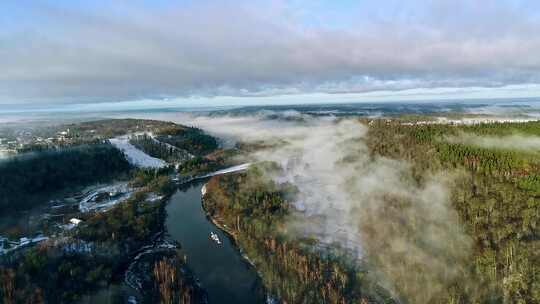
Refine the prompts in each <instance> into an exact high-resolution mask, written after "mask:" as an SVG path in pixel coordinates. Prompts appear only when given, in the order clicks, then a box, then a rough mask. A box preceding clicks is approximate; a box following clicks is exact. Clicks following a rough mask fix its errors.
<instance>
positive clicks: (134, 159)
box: [109, 136, 167, 168]
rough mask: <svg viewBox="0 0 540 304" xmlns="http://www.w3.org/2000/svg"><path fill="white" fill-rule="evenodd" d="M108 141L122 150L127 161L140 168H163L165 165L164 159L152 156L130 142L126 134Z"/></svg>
mask: <svg viewBox="0 0 540 304" xmlns="http://www.w3.org/2000/svg"><path fill="white" fill-rule="evenodd" d="M109 141H110V142H111V144H112V145H113V146H115V147H116V148H117V149H119V150H120V151H122V152H124V154H126V156H127V159H128V161H129V162H130V163H131V164H133V165H134V166H137V167H142V168H163V167H166V166H167V163H166V162H165V161H164V160H162V159H159V158H155V157H152V156H150V155H148V154H146V153H144V152H143V151H141V150H139V149H137V148H136V147H135V146H133V145H132V144H130V143H129V138H128V137H127V136H120V137H115V138H111V139H109Z"/></svg>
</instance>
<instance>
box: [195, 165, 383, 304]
mask: <svg viewBox="0 0 540 304" xmlns="http://www.w3.org/2000/svg"><path fill="white" fill-rule="evenodd" d="M271 167H273V166H271ZM263 172H264V171H263V170H261V169H260V168H258V167H253V168H251V169H249V170H248V172H247V173H242V174H238V175H229V176H227V175H225V176H216V177H213V178H212V179H211V180H210V181H209V182H208V184H207V186H206V187H207V193H208V194H207V195H206V196H205V197H204V200H203V204H204V207H205V209H206V210H207V211H208V213H209V215H210V216H211V217H212V218H213V219H214V220H215V221H216V222H217V223H219V224H220V225H221V226H222V227H226V228H224V229H225V230H226V231H228V232H229V233H230V234H231V235H232V236H233V238H234V239H235V240H236V242H237V243H238V245H239V247H240V248H241V249H242V250H243V251H244V252H245V253H246V255H247V256H248V257H249V259H250V260H251V261H253V263H254V264H255V267H256V268H257V270H258V271H259V273H260V275H261V277H262V281H263V284H264V286H265V288H267V289H268V290H269V292H270V294H272V295H275V296H277V297H278V298H279V299H280V300H282V301H284V302H285V303H372V302H375V303H392V299H391V297H390V295H389V294H388V293H387V292H386V291H384V290H383V289H382V288H381V287H380V286H378V285H377V284H375V283H374V282H373V281H370V280H369V279H368V278H367V276H366V275H365V274H366V273H365V271H363V270H362V269H361V268H359V266H358V265H356V264H355V263H354V262H353V261H352V260H351V259H350V258H349V257H348V256H347V255H346V253H344V252H341V251H340V250H328V251H325V250H315V248H316V243H317V241H316V240H315V239H311V238H308V239H301V240H299V239H297V238H294V237H291V236H290V235H288V234H287V233H285V231H284V230H283V228H284V224H285V219H286V217H287V216H288V214H289V213H290V212H291V207H290V205H289V203H288V199H290V198H291V196H293V195H294V193H295V189H294V187H293V186H291V185H277V184H275V183H274V182H273V181H272V180H270V179H269V178H268V177H267V176H266V175H265V174H264V173H263Z"/></svg>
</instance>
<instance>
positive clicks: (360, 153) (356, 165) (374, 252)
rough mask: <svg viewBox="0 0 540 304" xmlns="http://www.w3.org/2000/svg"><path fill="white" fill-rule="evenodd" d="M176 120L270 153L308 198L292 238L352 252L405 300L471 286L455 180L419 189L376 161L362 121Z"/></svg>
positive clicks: (299, 204) (431, 181)
mask: <svg viewBox="0 0 540 304" xmlns="http://www.w3.org/2000/svg"><path fill="white" fill-rule="evenodd" d="M167 115H168V116H167V117H166V119H168V120H174V121H176V122H178V123H183V124H189V125H195V126H198V127H201V128H203V129H205V130H207V131H208V132H210V133H212V134H214V135H218V136H221V137H222V138H225V139H226V140H227V141H226V142H227V143H228V144H232V143H233V142H234V141H243V142H248V143H249V142H261V141H263V142H266V143H268V144H270V145H268V147H269V148H265V149H263V150H257V151H256V152H254V153H253V154H252V155H250V157H251V158H252V159H251V160H253V159H254V160H255V161H274V162H277V163H279V164H280V165H281V167H282V168H283V169H284V170H283V173H280V174H277V175H273V176H272V178H273V179H274V180H275V181H276V182H278V183H283V182H289V183H292V184H294V185H295V186H296V187H297V188H298V190H299V193H298V195H297V196H296V198H295V199H294V201H293V202H292V203H293V206H294V207H295V209H296V212H294V214H293V216H291V217H290V219H289V222H288V225H287V232H288V233H289V234H290V235H292V236H298V237H315V238H317V239H318V240H319V241H320V243H321V247H323V248H324V247H326V246H337V247H340V248H344V249H346V250H347V251H348V252H349V253H351V254H353V255H354V256H355V257H356V258H357V260H358V262H359V263H364V264H366V263H367V264H368V265H371V266H373V269H374V270H373V271H372V272H371V273H372V276H374V277H375V278H376V279H377V281H378V282H380V284H382V285H383V286H384V287H385V288H387V289H388V290H391V291H392V292H393V293H394V295H395V296H396V297H397V298H400V299H402V300H406V301H408V302H410V303H425V302H428V301H430V300H433V299H434V298H435V297H440V296H442V295H444V294H445V293H446V292H447V290H448V286H449V285H450V284H452V283H453V282H455V281H458V280H459V281H462V282H465V281H466V280H468V276H467V270H466V268H465V265H466V261H467V259H468V257H469V254H470V252H471V250H470V246H471V240H470V239H469V238H468V237H467V235H466V234H465V233H464V231H463V229H462V226H461V224H460V222H459V219H458V215H457V213H456V211H455V210H454V209H453V208H452V207H451V205H450V187H451V184H452V183H453V180H454V177H453V176H450V175H448V176H432V177H431V178H428V179H427V180H428V181H427V182H426V183H425V184H423V185H418V184H417V183H416V182H414V180H413V178H412V176H411V170H410V165H409V164H408V163H407V162H404V161H401V160H394V159H388V158H384V157H376V156H371V155H370V153H369V150H368V147H367V145H366V138H367V136H368V127H367V126H365V125H362V124H361V123H359V122H358V121H357V120H355V119H337V118H334V117H326V118H313V117H311V116H308V115H304V114H301V113H298V112H294V111H289V112H285V113H273V112H268V111H266V112H260V113H258V114H255V115H246V116H229V115H223V116H219V115H218V116H211V117H210V116H201V115H196V116H194V115H188V114H167ZM163 118H165V117H160V119H163ZM473 285H474V284H473Z"/></svg>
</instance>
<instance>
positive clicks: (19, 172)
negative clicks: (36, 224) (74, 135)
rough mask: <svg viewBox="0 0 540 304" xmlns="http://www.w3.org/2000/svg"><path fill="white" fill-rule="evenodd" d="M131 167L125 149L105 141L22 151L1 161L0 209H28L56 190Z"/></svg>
mask: <svg viewBox="0 0 540 304" xmlns="http://www.w3.org/2000/svg"><path fill="white" fill-rule="evenodd" d="M130 169H131V166H130V165H129V163H128V162H127V160H126V159H125V157H124V155H123V154H122V152H120V151H119V150H117V149H116V148H114V147H113V146H111V145H110V144H106V143H103V144H97V145H80V146H72V147H67V148H63V149H55V150H48V151H43V152H39V153H37V152H36V153H34V152H31V153H26V154H20V155H17V156H15V157H12V158H9V159H7V160H4V161H0V210H1V211H2V212H9V211H13V210H20V209H25V208H29V207H31V206H33V205H35V204H39V203H43V200H44V196H46V195H47V194H50V193H52V192H54V191H57V190H60V189H64V188H66V187H69V186H80V185H87V184H90V183H95V182H100V181H107V180H110V179H113V178H118V177H120V176H121V175H122V174H126V173H127V172H128V171H129V170H130Z"/></svg>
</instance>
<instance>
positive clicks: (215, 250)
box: [165, 181, 265, 304]
mask: <svg viewBox="0 0 540 304" xmlns="http://www.w3.org/2000/svg"><path fill="white" fill-rule="evenodd" d="M204 182H205V181H196V182H192V183H190V184H188V185H185V186H182V187H181V188H179V190H177V191H176V193H175V194H174V195H173V196H172V197H171V199H170V201H169V203H168V205H167V220H166V223H165V225H166V228H167V231H168V233H169V235H170V237H171V238H173V239H174V240H176V241H178V242H179V243H180V244H181V246H182V250H183V251H184V253H185V254H186V256H187V263H188V265H189V267H190V268H191V269H192V270H193V272H194V273H195V276H196V277H197V278H198V279H199V280H200V282H201V283H202V285H203V287H204V288H205V289H206V291H207V292H208V300H209V302H210V303H222V304H227V303H235V304H236V303H250V304H251V303H264V302H265V297H264V292H263V291H262V288H261V283H260V280H259V277H258V275H257V273H256V272H255V270H254V268H253V267H251V265H249V264H248V263H247V261H246V260H245V259H244V258H243V257H242V256H241V254H240V252H239V250H238V248H236V246H235V245H234V243H233V241H232V240H231V239H230V238H229V237H228V236H227V235H226V234H225V233H224V232H222V231H221V230H219V229H218V228H217V227H216V226H215V225H214V224H213V223H212V222H211V221H210V220H209V219H208V218H207V216H206V212H205V211H204V209H203V208H202V204H201V199H202V197H201V188H202V186H203V184H204ZM210 232H214V233H216V234H217V235H218V236H219V239H220V241H221V244H217V243H216V242H214V241H212V240H211V239H210Z"/></svg>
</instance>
